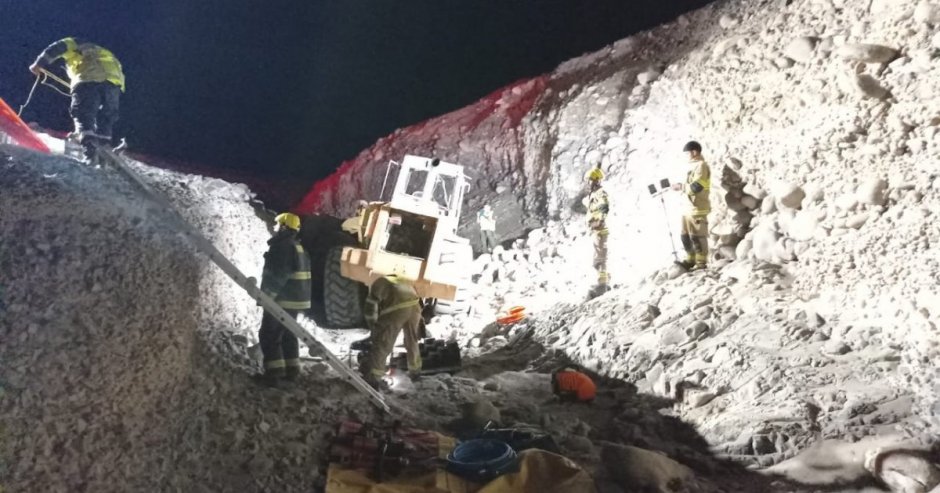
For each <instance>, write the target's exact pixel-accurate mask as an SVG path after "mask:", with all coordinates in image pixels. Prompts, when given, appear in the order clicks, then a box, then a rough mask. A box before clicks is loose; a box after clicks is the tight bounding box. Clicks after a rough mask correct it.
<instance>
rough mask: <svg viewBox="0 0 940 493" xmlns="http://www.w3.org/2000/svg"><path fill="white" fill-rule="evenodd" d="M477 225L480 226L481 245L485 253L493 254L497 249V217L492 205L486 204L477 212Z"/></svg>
mask: <svg viewBox="0 0 940 493" xmlns="http://www.w3.org/2000/svg"><path fill="white" fill-rule="evenodd" d="M477 223H479V225H480V245H481V246H482V248H483V253H491V252H492V251H493V249H494V248H496V216H495V215H494V214H493V207H492V206H491V205H490V204H485V205H484V206H483V208H482V209H480V211H479V212H477Z"/></svg>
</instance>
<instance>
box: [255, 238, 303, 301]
mask: <svg viewBox="0 0 940 493" xmlns="http://www.w3.org/2000/svg"><path fill="white" fill-rule="evenodd" d="M268 245H269V248H268V252H267V253H265V254H264V271H263V273H262V275H261V290H262V291H264V292H265V293H267V294H268V296H271V297H272V298H274V301H275V302H277V304H278V305H279V306H280V307H281V308H286V309H288V310H307V309H309V308H310V297H311V291H312V277H313V276H312V275H311V273H310V257H309V256H308V255H307V252H306V251H305V250H304V247H303V246H301V244H300V242H299V241H298V240H297V234H296V233H295V232H293V231H290V230H284V231H280V232H278V233H277V234H276V235H274V237H273V238H271V239H270V240H269V241H268Z"/></svg>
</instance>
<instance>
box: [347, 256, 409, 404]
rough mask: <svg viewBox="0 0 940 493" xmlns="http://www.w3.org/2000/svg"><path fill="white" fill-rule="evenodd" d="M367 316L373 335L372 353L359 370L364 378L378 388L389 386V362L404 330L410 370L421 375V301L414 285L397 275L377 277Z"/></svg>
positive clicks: (366, 311) (366, 356) (371, 288)
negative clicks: (387, 377) (387, 371)
mask: <svg viewBox="0 0 940 493" xmlns="http://www.w3.org/2000/svg"><path fill="white" fill-rule="evenodd" d="M365 318H366V325H367V326H368V328H369V330H370V332H371V334H370V336H369V350H368V353H367V354H366V355H365V356H364V358H363V363H362V365H361V366H360V369H359V370H360V371H361V372H362V375H363V378H365V380H366V381H367V382H369V384H370V385H372V386H373V387H375V388H376V389H377V390H378V389H383V388H385V387H386V384H385V382H384V380H383V379H382V377H383V376H384V375H385V371H386V361H387V360H388V356H389V355H390V354H391V353H392V350H393V349H394V348H395V340H396V339H398V333H399V332H401V331H402V330H403V329H404V331H405V351H406V352H407V353H408V371H409V373H411V374H412V375H417V374H418V372H420V371H421V352H420V351H419V348H418V341H419V340H420V338H421V334H420V331H421V321H422V319H421V302H420V301H419V298H418V293H417V292H416V291H415V288H414V286H412V285H411V283H409V282H408V281H406V280H404V279H402V278H400V277H398V276H396V275H388V276H385V277H380V278H378V279H376V280H375V282H373V283H372V286H371V287H370V288H369V296H368V298H367V299H366V307H365Z"/></svg>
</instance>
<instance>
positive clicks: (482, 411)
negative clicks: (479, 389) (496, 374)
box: [460, 399, 501, 429]
mask: <svg viewBox="0 0 940 493" xmlns="http://www.w3.org/2000/svg"><path fill="white" fill-rule="evenodd" d="M460 412H461V415H462V417H463V423H464V424H465V425H467V426H469V427H471V428H476V429H482V428H483V427H484V426H486V425H487V423H490V422H493V423H499V422H500V421H501V417H500V413H499V409H497V408H496V406H494V405H493V403H492V402H490V401H488V400H486V399H479V400H477V401H473V402H469V403H466V404H463V405H461V406H460Z"/></svg>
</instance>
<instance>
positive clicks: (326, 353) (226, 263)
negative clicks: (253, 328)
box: [97, 146, 391, 414]
mask: <svg viewBox="0 0 940 493" xmlns="http://www.w3.org/2000/svg"><path fill="white" fill-rule="evenodd" d="M97 154H98V157H99V158H103V159H104V160H106V161H107V162H109V163H110V164H112V165H114V167H115V168H116V169H117V170H118V171H120V172H121V173H122V174H123V175H124V176H125V177H127V178H128V179H129V180H130V181H131V182H133V183H134V184H135V185H137V186H138V187H139V188H140V190H141V192H142V194H143V195H144V196H146V197H147V198H149V199H150V200H151V201H153V202H154V203H156V204H157V205H159V206H160V207H162V208H163V212H165V213H166V216H167V218H168V219H170V220H171V222H173V223H174V226H175V227H176V229H177V230H178V232H179V233H181V234H182V236H183V238H185V239H186V241H187V242H189V244H190V245H192V246H193V247H195V248H196V249H197V250H199V251H201V252H202V253H204V254H205V255H206V256H208V257H209V259H210V260H212V261H213V262H214V263H215V264H216V265H218V266H219V268H220V269H222V272H225V274H226V275H227V276H228V277H230V278H231V279H232V280H233V281H235V284H238V286H239V287H241V288H242V289H243V290H245V292H246V293H248V295H249V296H251V297H252V299H254V300H255V301H257V302H258V303H259V304H260V305H261V307H262V308H264V311H266V312H268V314H270V315H271V316H273V317H274V318H276V319H277V320H278V321H279V322H280V323H281V324H283V325H284V327H286V328H287V330H290V331H291V332H292V333H293V334H294V335H295V336H297V338H298V339H300V340H302V341H303V342H304V343H305V344H306V345H307V347H309V348H310V349H311V350H314V351H315V352H316V353H317V354H318V355H320V356H322V357H323V358H325V359H326V361H327V363H328V364H329V365H330V366H331V367H332V368H333V369H334V370H336V372H337V373H339V374H340V376H341V377H343V378H344V379H345V380H346V381H347V382H349V384H350V385H352V386H353V387H355V388H356V389H357V390H359V391H360V392H362V393H363V394H365V395H366V397H368V398H369V399H370V400H371V401H372V403H373V404H375V405H376V406H378V407H379V408H381V409H382V410H383V411H385V412H386V413H389V414H391V408H390V407H389V405H388V403H386V402H385V398H384V397H383V396H382V394H381V393H379V392H378V391H376V390H375V389H373V388H372V386H370V385H369V384H368V383H366V381H365V380H363V379H362V377H360V376H359V375H358V374H357V373H356V372H355V371H353V370H352V369H351V368H349V367H348V366H346V364H344V363H343V362H342V361H341V360H340V359H339V358H337V357H336V356H335V355H334V354H333V353H331V352H330V350H329V349H327V348H326V346H324V345H323V344H321V343H320V341H317V340H316V338H314V337H313V335H312V334H311V333H310V332H308V331H307V329H305V328H303V327H302V326H301V325H300V324H299V323H297V320H295V319H294V318H293V317H291V316H290V315H288V313H287V312H286V311H284V309H283V308H281V307H280V306H278V304H277V303H276V302H275V301H274V300H273V299H272V298H271V297H270V296H268V295H266V294H264V293H263V292H262V291H261V290H260V289H258V287H257V286H255V284H254V283H252V282H250V281H249V280H248V278H247V277H246V276H245V275H244V274H242V272H241V271H240V270H238V267H236V266H235V264H233V263H232V262H231V261H230V260H229V259H228V258H226V257H225V256H224V255H222V252H220V251H219V250H218V249H217V248H216V247H215V245H213V244H212V242H211V241H209V240H208V239H207V238H206V237H205V236H203V235H202V233H200V232H199V230H197V229H196V228H194V227H193V226H192V225H191V224H189V222H188V221H186V219H184V218H183V216H182V215H180V213H179V211H178V210H176V208H175V207H174V206H173V205H172V204H171V203H170V202H169V200H167V198H166V197H165V196H164V195H163V194H161V193H160V192H157V191H156V190H154V189H153V188H152V187H151V186H150V185H148V184H147V183H146V182H145V181H144V180H143V179H142V178H141V177H140V175H139V174H137V172H136V171H134V170H133V169H131V167H130V166H129V165H128V164H127V162H126V161H125V158H124V157H123V156H120V155H118V154H117V153H115V152H114V151H112V150H111V149H108V148H106V147H103V146H98V147H97Z"/></svg>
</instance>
